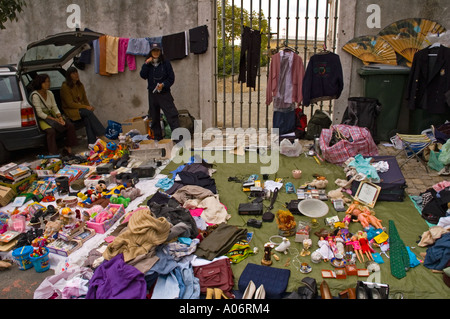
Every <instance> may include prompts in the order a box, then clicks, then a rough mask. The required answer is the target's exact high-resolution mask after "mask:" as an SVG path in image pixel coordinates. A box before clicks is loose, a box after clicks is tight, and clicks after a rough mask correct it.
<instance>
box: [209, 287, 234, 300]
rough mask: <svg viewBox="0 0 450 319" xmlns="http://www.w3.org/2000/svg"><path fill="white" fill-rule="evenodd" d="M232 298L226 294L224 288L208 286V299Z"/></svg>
mask: <svg viewBox="0 0 450 319" xmlns="http://www.w3.org/2000/svg"><path fill="white" fill-rule="evenodd" d="M222 298H223V299H230V298H229V297H227V295H225V293H224V292H223V291H222V289H219V288H206V299H222Z"/></svg>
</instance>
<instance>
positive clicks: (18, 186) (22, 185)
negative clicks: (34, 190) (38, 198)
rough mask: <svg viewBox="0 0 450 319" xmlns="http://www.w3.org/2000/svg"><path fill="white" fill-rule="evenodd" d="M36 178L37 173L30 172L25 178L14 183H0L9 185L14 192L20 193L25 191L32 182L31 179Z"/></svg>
mask: <svg viewBox="0 0 450 319" xmlns="http://www.w3.org/2000/svg"><path fill="white" fill-rule="evenodd" d="M36 179H37V174H31V175H30V176H28V177H27V178H25V179H22V180H20V181H19V182H17V183H15V184H9V183H4V182H0V185H2V186H5V187H10V188H12V189H13V190H14V192H16V194H21V193H23V192H25V191H26V190H27V189H28V188H29V187H30V186H31V184H33V181H34V180H36Z"/></svg>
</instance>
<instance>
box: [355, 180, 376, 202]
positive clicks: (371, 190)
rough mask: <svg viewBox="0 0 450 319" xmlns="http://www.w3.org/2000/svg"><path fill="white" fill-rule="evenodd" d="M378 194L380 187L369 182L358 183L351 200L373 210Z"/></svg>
mask: <svg viewBox="0 0 450 319" xmlns="http://www.w3.org/2000/svg"><path fill="white" fill-rule="evenodd" d="M380 192H381V187H380V186H378V185H376V184H374V183H371V182H367V181H362V182H360V183H359V186H358V190H357V191H356V193H355V196H354V197H353V198H354V199H355V200H356V201H358V202H360V203H361V204H363V205H366V206H368V207H370V208H374V207H375V204H376V202H377V199H378V196H379V195H380Z"/></svg>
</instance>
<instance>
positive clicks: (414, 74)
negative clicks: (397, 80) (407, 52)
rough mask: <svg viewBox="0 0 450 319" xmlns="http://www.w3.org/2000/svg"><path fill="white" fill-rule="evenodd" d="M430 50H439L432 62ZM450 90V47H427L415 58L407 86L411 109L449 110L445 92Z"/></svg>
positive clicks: (437, 112)
mask: <svg viewBox="0 0 450 319" xmlns="http://www.w3.org/2000/svg"><path fill="white" fill-rule="evenodd" d="M430 50H433V51H434V50H435V51H437V56H436V59H435V62H434V63H432V62H431V56H429V53H430ZM449 91H450V48H447V47H445V46H443V45H441V46H440V47H439V48H435V49H429V48H425V49H422V50H420V51H418V52H417V53H416V54H415V55H414V58H413V62H412V66H411V72H410V75H409V80H408V86H407V100H408V107H409V109H410V110H415V109H424V110H427V111H428V112H429V113H432V114H444V113H446V112H448V110H449V105H448V104H447V101H446V98H445V94H446V93H447V92H449Z"/></svg>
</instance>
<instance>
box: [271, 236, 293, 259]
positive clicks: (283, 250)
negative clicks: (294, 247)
mask: <svg viewBox="0 0 450 319" xmlns="http://www.w3.org/2000/svg"><path fill="white" fill-rule="evenodd" d="M289 247H291V242H290V241H289V239H287V238H286V237H283V241H282V242H281V244H279V245H278V247H276V248H275V250H276V251H278V252H280V253H284V254H285V255H286V254H287V253H288V249H289Z"/></svg>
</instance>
